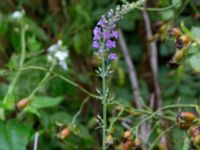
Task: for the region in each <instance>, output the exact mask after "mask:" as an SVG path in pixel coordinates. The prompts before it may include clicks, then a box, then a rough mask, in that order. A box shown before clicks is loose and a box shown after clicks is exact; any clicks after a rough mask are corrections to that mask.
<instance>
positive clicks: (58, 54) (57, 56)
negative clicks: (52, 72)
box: [54, 51, 68, 61]
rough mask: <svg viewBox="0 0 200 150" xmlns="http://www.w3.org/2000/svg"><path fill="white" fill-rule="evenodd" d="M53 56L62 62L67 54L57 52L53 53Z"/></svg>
mask: <svg viewBox="0 0 200 150" xmlns="http://www.w3.org/2000/svg"><path fill="white" fill-rule="evenodd" d="M54 56H55V57H56V58H57V59H58V60H59V61H63V60H65V59H66V58H67V57H68V53H67V52H64V51H57V52H55V54H54Z"/></svg>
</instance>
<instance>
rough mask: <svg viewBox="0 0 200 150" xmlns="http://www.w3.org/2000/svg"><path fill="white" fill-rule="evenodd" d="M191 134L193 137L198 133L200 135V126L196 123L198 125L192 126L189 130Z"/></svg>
mask: <svg viewBox="0 0 200 150" xmlns="http://www.w3.org/2000/svg"><path fill="white" fill-rule="evenodd" d="M188 133H189V135H190V136H191V137H195V136H197V135H200V126H198V125H196V126H192V127H191V128H190V129H189V131H188Z"/></svg>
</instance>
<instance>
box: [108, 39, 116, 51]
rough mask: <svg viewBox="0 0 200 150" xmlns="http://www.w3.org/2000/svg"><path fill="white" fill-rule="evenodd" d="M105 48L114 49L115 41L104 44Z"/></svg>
mask: <svg viewBox="0 0 200 150" xmlns="http://www.w3.org/2000/svg"><path fill="white" fill-rule="evenodd" d="M106 47H107V48H108V49H110V48H115V47H116V42H115V41H112V40H107V42H106Z"/></svg>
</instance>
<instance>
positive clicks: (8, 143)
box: [0, 120, 31, 150]
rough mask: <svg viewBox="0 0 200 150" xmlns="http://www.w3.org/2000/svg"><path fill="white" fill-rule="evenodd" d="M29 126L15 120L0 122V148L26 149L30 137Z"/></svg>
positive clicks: (4, 149) (9, 149)
mask: <svg viewBox="0 0 200 150" xmlns="http://www.w3.org/2000/svg"><path fill="white" fill-rule="evenodd" d="M30 131H31V130H30V127H28V126H26V125H24V124H21V123H19V122H18V121H16V120H11V121H8V122H2V121H1V122H0V133H1V137H0V149H3V150H26V146H27V144H28V141H29V137H30V133H31V132H30Z"/></svg>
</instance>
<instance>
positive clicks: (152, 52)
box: [143, 5, 162, 107]
mask: <svg viewBox="0 0 200 150" xmlns="http://www.w3.org/2000/svg"><path fill="white" fill-rule="evenodd" d="M144 7H145V8H146V5H144ZM143 18H144V22H145V30H146V34H147V39H150V38H151V37H153V33H152V29H151V22H150V19H149V15H148V13H147V11H146V10H143ZM148 54H149V57H150V66H151V71H152V76H153V83H154V88H155V98H156V101H157V102H158V105H157V107H161V106H162V97H161V91H160V84H159V82H158V60H157V55H158V54H157V46H156V42H155V41H151V42H149V43H148ZM154 101H155V100H154ZM156 101H155V102H156ZM154 107H155V106H154Z"/></svg>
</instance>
